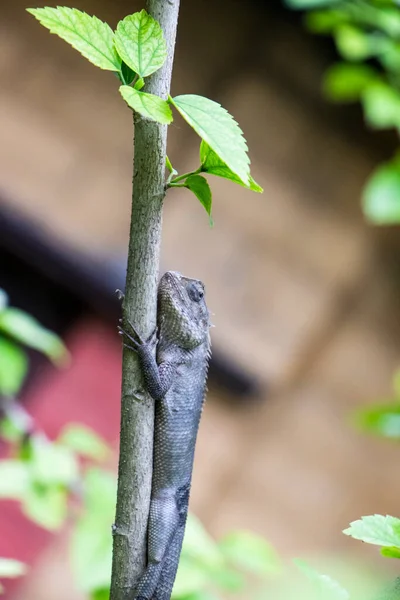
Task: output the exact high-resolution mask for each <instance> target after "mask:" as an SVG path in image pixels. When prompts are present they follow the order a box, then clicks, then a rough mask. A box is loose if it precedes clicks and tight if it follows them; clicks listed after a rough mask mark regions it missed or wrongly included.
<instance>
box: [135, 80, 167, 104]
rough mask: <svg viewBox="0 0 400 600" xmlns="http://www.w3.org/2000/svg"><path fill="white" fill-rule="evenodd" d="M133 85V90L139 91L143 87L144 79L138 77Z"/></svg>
mask: <svg viewBox="0 0 400 600" xmlns="http://www.w3.org/2000/svg"><path fill="white" fill-rule="evenodd" d="M133 87H134V89H135V90H137V91H138V92H140V90H141V89H142V88H143V87H144V79H143V78H142V77H140V79H138V80H137V82H136V83H135V85H134V86H133ZM167 104H168V103H167Z"/></svg>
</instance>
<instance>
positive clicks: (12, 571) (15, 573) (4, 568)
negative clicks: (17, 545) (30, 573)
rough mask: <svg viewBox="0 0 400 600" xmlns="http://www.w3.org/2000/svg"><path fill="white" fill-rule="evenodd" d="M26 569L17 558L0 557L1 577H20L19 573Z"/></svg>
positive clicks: (22, 573) (21, 573) (23, 572)
mask: <svg viewBox="0 0 400 600" xmlns="http://www.w3.org/2000/svg"><path fill="white" fill-rule="evenodd" d="M27 570H28V569H27V566H26V565H25V564H24V563H22V562H20V561H19V560H15V559H13V558H0V577H1V578H3V577H4V578H7V579H13V578H14V577H20V576H21V575H25V573H26V572H27Z"/></svg>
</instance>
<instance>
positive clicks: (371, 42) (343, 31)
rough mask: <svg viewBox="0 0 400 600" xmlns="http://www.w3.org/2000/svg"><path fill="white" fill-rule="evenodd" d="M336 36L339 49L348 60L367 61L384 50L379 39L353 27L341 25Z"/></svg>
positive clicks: (336, 31)
mask: <svg viewBox="0 0 400 600" xmlns="http://www.w3.org/2000/svg"><path fill="white" fill-rule="evenodd" d="M334 35H335V42H336V46H337V49H338V51H339V53H340V54H341V55H342V56H343V58H345V59H346V60H350V61H360V60H365V59H366V58H369V57H370V56H373V55H374V54H377V53H378V52H379V51H380V50H381V49H382V43H381V40H380V39H379V38H377V37H376V36H375V37H373V36H370V35H367V34H366V33H365V32H364V31H362V30H361V29H358V28H357V27H354V26H353V25H349V24H343V25H339V26H338V27H337V28H336V29H335V34H334Z"/></svg>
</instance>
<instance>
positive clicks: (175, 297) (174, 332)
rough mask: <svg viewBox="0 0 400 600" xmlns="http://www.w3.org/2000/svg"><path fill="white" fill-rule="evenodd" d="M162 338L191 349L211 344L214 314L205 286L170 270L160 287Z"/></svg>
mask: <svg viewBox="0 0 400 600" xmlns="http://www.w3.org/2000/svg"><path fill="white" fill-rule="evenodd" d="M158 305H159V306H158V315H160V317H159V323H158V327H159V333H160V337H161V338H164V339H168V340H169V341H171V342H174V343H176V344H178V345H179V346H180V347H181V348H185V349H187V350H190V349H192V348H195V347H196V346H198V345H200V344H201V343H203V342H205V341H208V338H209V329H210V315H209V312H208V309H207V305H206V302H205V299H204V284H203V283H202V282H201V281H199V280H198V279H189V278H188V277H184V276H183V275H181V274H180V273H177V272H175V271H167V272H166V273H165V274H164V275H163V276H162V278H161V281H160V285H159V287H158Z"/></svg>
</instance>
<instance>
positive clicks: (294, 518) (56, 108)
mask: <svg viewBox="0 0 400 600" xmlns="http://www.w3.org/2000/svg"><path fill="white" fill-rule="evenodd" d="M44 5H45V3H40V2H39V3H36V4H35V6H44ZM27 6H30V4H29V3H27V1H26V0H14V1H13V2H12V3H8V4H6V3H2V4H1V6H0V48H1V52H0V75H1V82H2V84H1V89H0V131H1V143H0V260H1V279H0V285H1V287H2V288H4V289H5V290H6V291H7V292H8V294H9V296H10V302H11V303H12V304H13V305H14V306H16V307H20V308H23V309H24V310H26V311H28V312H29V313H31V314H32V315H34V316H36V317H37V318H38V319H40V321H41V322H42V323H43V324H44V325H45V326H47V327H49V328H51V329H53V330H55V331H57V332H58V333H60V334H61V335H62V337H63V339H64V340H65V342H66V345H67V347H68V349H69V350H70V352H71V364H70V366H69V368H68V369H64V370H60V371H59V370H56V369H55V368H54V367H51V366H50V365H49V364H48V363H47V362H46V360H45V359H43V358H41V357H39V356H37V355H36V354H33V353H32V354H31V370H30V375H29V378H28V380H27V383H26V385H25V387H24V390H23V394H22V400H23V402H24V403H25V406H26V408H27V410H29V411H30V412H31V413H32V414H33V415H34V416H35V419H37V421H38V422H39V423H40V424H41V425H42V426H43V427H44V429H45V431H46V432H47V433H48V435H50V436H55V435H56V434H57V433H58V431H59V430H60V428H61V427H62V426H63V425H64V424H65V423H66V422H68V421H81V422H84V423H86V424H87V425H89V426H90V427H92V428H93V429H94V430H96V431H97V432H98V433H99V434H101V435H102V436H104V437H105V438H106V439H107V440H108V441H110V442H111V443H113V444H114V447H115V448H116V447H117V436H118V428H119V389H120V360H121V350H120V340H119V339H118V336H117V335H116V320H117V317H118V310H119V308H118V302H117V300H116V298H115V295H114V291H115V289H116V288H117V287H122V286H123V277H124V271H125V260H126V248H127V243H128V230H129V219H130V195H131V177H132V115H131V112H130V110H128V109H127V107H126V106H125V104H124V103H123V102H122V101H121V99H120V97H119V94H118V90H117V85H116V84H117V81H115V80H114V75H113V74H111V73H108V72H102V71H100V70H99V69H96V68H94V67H93V65H91V64H89V63H88V62H87V61H85V60H83V59H82V58H81V56H80V55H79V54H78V53H77V52H75V51H74V50H72V49H71V48H70V47H69V46H68V45H67V44H65V43H64V42H63V41H61V40H60V39H58V38H57V37H55V36H50V35H49V34H48V32H46V31H45V30H44V29H43V28H42V27H40V26H39V25H38V23H37V22H36V21H35V20H34V19H33V18H32V16H30V15H29V14H27V13H26V12H25V10H24V9H25V8H26V7H27ZM74 6H75V7H76V8H79V9H81V10H84V11H86V12H88V13H89V14H94V13H95V14H96V15H97V16H98V17H100V18H101V19H103V20H105V21H107V22H109V23H110V24H111V26H115V25H116V23H117V22H118V20H119V19H121V18H123V17H124V16H125V15H126V14H129V13H132V12H134V11H135V10H140V9H141V8H142V4H141V3H140V2H136V1H130V2H127V1H124V0H114V1H113V2H105V1H102V0H97V1H96V2H95V1H94V0H93V1H90V0H76V1H75V3H74ZM337 58H338V55H337V50H336V48H335V44H334V43H333V41H332V39H331V38H330V37H320V36H313V35H311V34H310V33H309V32H307V30H306V29H305V28H304V26H303V23H302V16H301V14H299V13H298V12H294V11H292V10H290V9H289V8H288V7H287V6H284V5H283V4H282V3H281V2H280V1H279V0H274V1H270V2H261V1H256V0H253V1H250V0H249V1H248V2H246V3H243V2H241V1H236V0H215V1H214V2H213V3H212V9H211V8H210V3H209V2H205V1H204V0H201V1H198V2H185V1H183V2H182V8H181V15H180V23H179V30H178V40H177V47H176V60H175V67H174V74H173V89H172V94H181V93H198V94H202V95H205V96H208V97H210V98H212V99H214V100H216V101H218V102H220V103H221V104H222V105H223V106H224V107H225V108H227V109H228V110H229V111H230V113H231V114H233V115H234V117H235V118H236V120H237V121H238V122H239V124H240V125H241V128H242V129H243V131H244V134H245V136H246V138H247V141H248V144H249V148H250V156H251V161H252V175H253V176H254V178H255V180H256V181H257V182H258V183H259V184H260V185H262V186H263V188H264V190H265V191H264V194H262V195H259V194H252V193H250V192H248V191H247V190H245V189H243V188H241V187H239V186H235V185H233V184H231V183H229V182H227V181H224V180H222V179H221V180H220V179H217V178H215V179H214V180H213V181H212V182H210V183H211V184H212V190H213V198H214V209H213V216H214V221H215V227H214V228H210V227H209V225H208V220H207V217H206V215H205V213H204V210H203V209H202V207H201V206H200V204H199V203H198V202H197V201H196V200H195V198H194V197H192V196H191V195H190V194H189V193H188V192H186V191H184V190H174V191H170V192H169V193H168V197H167V199H166V202H165V213H164V215H165V218H164V230H163V246H162V265H161V266H162V270H167V269H173V270H178V271H182V272H184V273H185V274H186V275H188V276H193V277H196V278H199V279H202V280H203V281H204V282H205V284H206V287H207V298H208V305H209V307H210V310H211V311H212V312H213V313H214V317H213V322H214V324H215V326H216V327H215V329H213V330H212V339H213V346H214V349H215V362H214V364H213V371H212V376H211V378H210V385H209V394H208V400H207V404H206V407H205V411H204V416H203V421H202V424H201V429H200V434H199V441H198V448H197V454H196V462H195V470H194V481H193V492H192V498H191V510H192V512H194V513H195V514H196V515H197V516H198V517H199V518H200V519H201V520H202V522H203V523H204V525H205V526H206V528H207V530H208V531H209V532H210V533H211V534H212V535H213V536H217V537H218V536H221V535H222V534H224V533H226V532H227V531H230V530H231V529H239V528H241V529H248V530H250V531H254V532H256V533H259V534H261V535H263V536H265V537H266V538H267V539H268V540H269V541H270V542H271V543H272V544H273V545H274V546H275V547H276V548H277V550H278V551H279V552H280V553H281V554H283V555H284V556H295V555H303V556H304V555H313V554H321V553H324V554H325V553H326V554H333V555H337V554H338V553H344V554H345V555H346V556H352V557H355V558H357V559H364V560H367V561H372V564H375V563H378V562H379V560H382V559H379V555H378V553H377V551H376V549H374V548H372V547H367V546H366V545H362V544H357V543H356V542H355V541H354V540H351V539H350V538H347V537H346V536H344V535H343V534H342V533H341V531H342V529H344V528H345V527H347V526H348V523H349V522H350V521H352V520H354V519H357V518H359V517H360V516H361V515H364V514H373V513H382V514H386V513H388V514H393V515H398V513H399V496H400V479H399V477H398V476H397V472H398V461H399V450H398V449H397V447H394V446H393V444H390V443H388V442H387V441H382V440H380V439H374V438H370V437H367V436H365V435H363V434H360V433H359V432H357V431H356V430H355V429H354V427H352V425H351V424H350V423H349V414H350V413H351V411H352V410H353V409H355V408H356V407H359V406H364V405H366V404H368V403H371V402H375V403H376V402H377V401H380V399H384V398H386V399H387V398H390V397H391V395H392V376H393V373H394V372H395V369H396V367H397V366H398V362H399V350H400V338H399V330H400V320H399V282H400V278H399V264H400V260H399V258H400V246H399V240H400V236H399V230H398V227H390V228H389V227H380V228H376V227H373V226H372V225H370V224H368V223H367V222H366V219H365V217H364V215H363V213H362V208H361V204H360V200H361V197H362V193H363V186H364V184H365V182H366V181H367V179H368V177H369V176H370V175H371V172H372V171H373V170H374V169H375V168H376V166H377V165H378V164H379V163H381V162H382V161H385V160H387V159H389V158H390V157H391V156H392V154H393V152H394V150H395V148H396V136H395V134H394V133H393V132H391V131H389V132H387V131H386V132H380V133H375V132H372V131H371V129H368V128H367V127H366V126H365V123H364V119H363V113H362V110H361V108H360V107H359V106H358V105H357V104H354V105H351V106H350V105H349V106H338V105H333V104H329V103H328V102H327V101H326V99H325V98H324V97H323V95H322V93H321V81H322V76H323V73H324V71H325V70H326V68H327V67H328V66H329V65H331V64H332V63H333V62H334V61H335V60H337ZM198 145H199V141H198V139H197V138H196V136H195V135H194V134H193V133H192V132H191V131H190V130H189V128H188V127H187V126H185V125H184V123H183V121H182V120H181V119H180V118H179V117H176V119H175V121H174V122H173V124H172V126H171V127H170V131H169V142H168V148H169V149H168V154H169V157H170V158H171V160H172V163H173V165H174V166H175V167H176V168H178V170H179V171H180V172H185V171H188V170H190V169H191V168H192V166H193V165H195V164H196V161H197V155H198ZM2 506H3V505H2ZM18 514H19V513H18V510H16V508H15V506H14V505H13V504H12V503H6V502H5V503H4V509H3V508H2V509H1V510H0V515H2V516H1V517H0V538H1V554H4V553H5V552H8V554H11V555H12V556H13V557H15V558H18V557H21V559H23V560H25V561H26V562H28V563H34V564H35V569H33V570H32V571H31V573H30V574H29V575H28V576H27V577H26V578H24V579H23V580H21V581H20V582H19V584H18V586H16V587H14V588H13V591H12V594H11V593H10V594H9V595H7V598H13V599H14V600H16V599H18V600H19V599H21V600H22V598H24V599H26V600H47V599H50V598H53V597H55V594H56V593H57V598H59V599H62V598H64V597H65V598H70V599H71V598H75V597H76V598H80V596H79V593H78V592H77V591H74V590H73V587H72V586H73V583H71V581H70V580H71V577H70V575H69V571H68V567H67V566H66V560H67V559H66V556H65V547H64V546H65V544H64V537H65V536H64V534H61V535H56V536H49V535H48V534H45V533H44V532H43V531H41V530H39V529H38V528H36V527H35V526H33V525H32V524H31V523H27V522H26V521H23V520H22V517H21V518H19V517H18ZM374 561H375V562H374ZM61 582H62V585H61ZM60 587H61V588H62V589H60Z"/></svg>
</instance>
